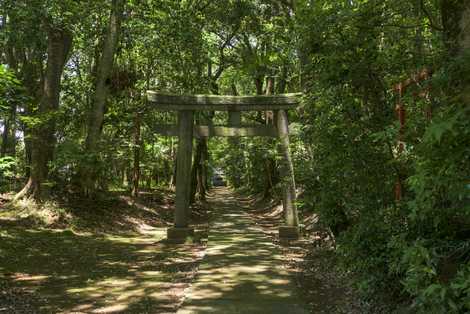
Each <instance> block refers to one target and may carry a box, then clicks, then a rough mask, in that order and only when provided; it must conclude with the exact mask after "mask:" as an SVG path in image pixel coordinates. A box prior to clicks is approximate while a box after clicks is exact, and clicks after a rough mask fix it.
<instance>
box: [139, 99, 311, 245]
mask: <svg viewBox="0 0 470 314" xmlns="http://www.w3.org/2000/svg"><path fill="white" fill-rule="evenodd" d="M301 96H302V94H301V93H295V94H282V95H266V96H219V95H184V96H183V95H168V94H160V93H157V92H154V91H148V92H147V98H148V100H149V102H150V103H151V104H152V105H153V106H152V109H154V110H159V111H176V112H177V113H178V124H177V125H158V126H157V127H156V130H155V132H156V133H158V134H162V135H165V136H178V152H177V159H176V160H177V161H176V162H177V165H176V197H175V213H174V226H173V227H171V228H168V230H167V236H168V240H169V241H170V242H173V243H184V242H186V241H187V240H188V239H190V238H192V237H193V235H194V229H193V228H191V226H190V225H189V217H190V191H191V175H190V173H191V165H192V154H193V137H214V136H221V137H242V136H269V137H276V138H278V139H279V152H280V154H281V157H282V162H281V167H280V173H281V184H282V191H283V193H282V204H283V209H284V216H285V224H284V225H281V226H280V227H279V238H280V239H281V240H295V239H298V237H299V234H300V232H299V218H298V212H297V208H296V204H295V201H296V193H295V179H294V169H293V166H292V160H291V154H290V149H289V122H288V119H287V110H289V109H295V108H296V107H297V105H298V104H299V102H300V97H301ZM195 111H228V114H229V121H228V125H227V126H213V125H194V112H195ZM242 111H272V112H274V115H273V117H274V119H273V120H274V121H273V122H274V123H272V124H266V125H261V124H259V125H242V123H241V112H242Z"/></svg>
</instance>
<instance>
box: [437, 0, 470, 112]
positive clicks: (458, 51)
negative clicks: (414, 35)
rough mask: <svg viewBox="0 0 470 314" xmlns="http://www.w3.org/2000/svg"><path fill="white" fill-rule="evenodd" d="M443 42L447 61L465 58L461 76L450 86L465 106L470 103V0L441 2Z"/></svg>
mask: <svg viewBox="0 0 470 314" xmlns="http://www.w3.org/2000/svg"><path fill="white" fill-rule="evenodd" d="M441 16H442V25H443V27H444V41H445V44H446V47H447V50H448V53H449V59H455V58H465V62H464V63H462V64H465V66H464V67H465V68H464V67H460V69H461V70H462V73H461V75H454V76H453V77H454V82H452V84H451V85H452V86H453V87H455V88H456V90H457V93H458V94H459V97H458V98H459V100H461V102H462V103H463V104H465V105H468V104H469V103H470V79H469V78H468V77H466V75H465V74H466V73H467V71H468V70H467V69H468V64H469V62H468V60H469V58H470V0H441Z"/></svg>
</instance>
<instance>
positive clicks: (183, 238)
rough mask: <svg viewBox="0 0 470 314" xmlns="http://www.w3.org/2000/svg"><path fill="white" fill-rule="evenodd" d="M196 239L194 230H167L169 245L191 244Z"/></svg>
mask: <svg viewBox="0 0 470 314" xmlns="http://www.w3.org/2000/svg"><path fill="white" fill-rule="evenodd" d="M193 238H194V229H193V228H188V227H186V228H181V227H172V228H168V229H167V239H168V242H169V243H174V244H183V243H187V242H189V243H191V242H192V241H193Z"/></svg>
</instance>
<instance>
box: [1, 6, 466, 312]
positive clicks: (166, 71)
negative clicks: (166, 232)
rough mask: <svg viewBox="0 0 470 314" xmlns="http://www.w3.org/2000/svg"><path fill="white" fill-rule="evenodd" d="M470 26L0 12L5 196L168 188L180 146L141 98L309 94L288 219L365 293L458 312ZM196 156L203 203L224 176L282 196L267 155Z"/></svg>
mask: <svg viewBox="0 0 470 314" xmlns="http://www.w3.org/2000/svg"><path fill="white" fill-rule="evenodd" d="M221 2H223V5H221ZM469 12H470V4H469V1H468V0H441V1H435V0H415V1H404V0H398V1H396V0H395V1H391V0H386V1H375V0H363V1H326V0H318V1H310V0H297V1H270V0H252V1H247V0H224V1H205V0H202V1H189V0H188V1H172V0H158V1H157V0H155V1H153V0H139V1H124V0H112V1H103V3H100V4H99V3H98V2H95V1H82V2H76V1H45V0H34V1H25V0H5V1H2V2H1V4H0V41H1V43H2V45H1V50H0V61H1V65H0V121H1V124H0V125H1V131H2V138H1V156H0V184H1V189H2V190H3V191H12V192H19V190H21V188H20V186H19V184H21V185H23V184H26V187H25V189H22V191H21V192H20V193H19V194H18V195H17V196H18V197H29V196H33V197H34V198H35V199H37V200H38V201H42V200H45V199H48V198H50V197H55V196H57V194H60V195H62V196H64V195H67V194H69V193H82V194H83V195H85V196H86V197H95V196H96V195H97V194H98V193H106V192H107V191H109V190H112V189H127V190H129V191H131V190H132V193H133V194H134V195H137V194H138V193H139V190H140V189H142V188H147V189H150V188H154V187H157V186H163V185H165V186H172V185H173V184H174V172H175V171H174V167H175V158H176V157H175V155H176V154H175V151H176V145H177V140H176V139H173V138H165V137H160V136H158V135H156V134H155V133H154V132H153V129H154V127H155V125H156V124H159V123H174V122H175V117H174V116H173V115H172V114H169V113H157V112H154V111H152V110H151V105H150V104H149V103H148V102H147V101H146V97H145V92H146V90H148V89H153V90H158V91H163V92H171V93H182V94H185V93H186V94H190V93H213V94H241V95H246V94H271V93H286V92H297V91H303V92H304V97H303V102H302V105H301V107H300V108H299V109H298V110H297V111H296V112H291V113H290V120H291V129H293V131H295V132H294V133H295V135H294V136H293V137H292V143H291V144H292V150H293V155H294V156H293V157H294V164H295V170H296V179H297V184H298V189H299V192H302V193H301V195H302V197H301V199H300V201H299V205H300V208H301V210H302V211H303V212H304V213H308V212H315V213H317V214H318V215H319V217H320V223H321V224H322V225H324V226H325V227H326V228H328V230H330V231H331V232H332V234H334V236H335V242H336V250H337V254H338V256H339V257H340V260H341V261H342V262H343V266H344V268H345V269H346V270H348V271H351V272H352V273H353V274H354V275H356V276H357V282H358V287H359V288H360V289H361V290H362V291H363V292H364V293H365V296H366V297H370V296H372V295H374V294H375V292H378V291H381V292H385V293H387V294H388V295H389V296H390V297H391V298H392V299H393V300H395V301H396V302H397V303H401V304H406V306H407V307H409V308H410V309H412V311H418V312H426V311H432V312H433V313H464V312H469V311H470V231H469V230H470V96H469V95H470V82H469V81H470V79H469V78H470V51H469V44H468V43H469V41H470V39H469V38H468V33H469V32H468V27H469V26H468V25H469V23H470V18H469V15H470V13H469ZM85 13H86V14H85ZM397 109H398V110H397ZM403 110H404V111H405V112H406V113H405V115H404V117H405V119H404V121H403V122H404V124H403V125H401V124H400V122H399V119H398V118H397V113H398V114H399V115H400V113H401V114H403ZM402 117H403V116H402ZM227 118H228V117H227V114H226V113H221V112H215V113H214V112H204V113H200V114H198V115H197V117H196V121H197V122H198V123H201V124H207V123H214V124H225V123H226V121H227ZM268 121H269V114H267V113H261V112H260V113H256V112H255V113H250V114H244V116H243V122H244V123H247V124H256V123H263V124H265V123H267V122H268ZM399 140H400V141H401V144H398V141H399ZM194 147H195V156H199V157H198V158H195V160H194V164H193V174H194V175H193V177H194V179H193V181H194V189H193V194H195V195H196V194H197V196H198V197H199V198H201V199H203V198H204V195H205V191H206V187H207V185H208V184H210V180H209V178H210V174H211V172H212V171H213V170H214V169H217V168H221V169H223V170H224V172H225V175H226V178H227V179H228V180H229V182H230V183H231V185H233V186H234V187H236V188H245V189H247V190H251V191H255V192H263V193H264V196H265V197H273V196H276V195H278V193H277V190H278V189H279V183H280V178H279V170H278V169H279V160H278V158H277V157H276V156H277V144H276V141H274V140H272V139H265V138H243V139H235V140H233V139H230V140H220V139H210V140H206V139H198V140H196V145H194ZM398 182H399V184H400V187H401V188H400V189H399V190H397V184H398ZM52 191H54V192H52Z"/></svg>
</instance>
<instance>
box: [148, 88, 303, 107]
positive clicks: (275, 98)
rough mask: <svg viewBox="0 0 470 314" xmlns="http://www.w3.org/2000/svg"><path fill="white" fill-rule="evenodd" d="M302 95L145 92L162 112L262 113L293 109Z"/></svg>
mask: <svg viewBox="0 0 470 314" xmlns="http://www.w3.org/2000/svg"><path fill="white" fill-rule="evenodd" d="M301 96H302V93H291V94H280V95H261V96H259V95H258V96H221V95H169V94H161V93H158V92H154V91H148V92H147V98H148V100H149V101H150V102H151V103H154V104H155V105H156V106H155V107H154V109H156V110H162V111H172V110H194V111H198V110H207V111H227V110H234V111H264V110H280V109H284V110H288V109H294V108H295V107H296V106H297V105H298V104H299V101H300V97H301Z"/></svg>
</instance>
